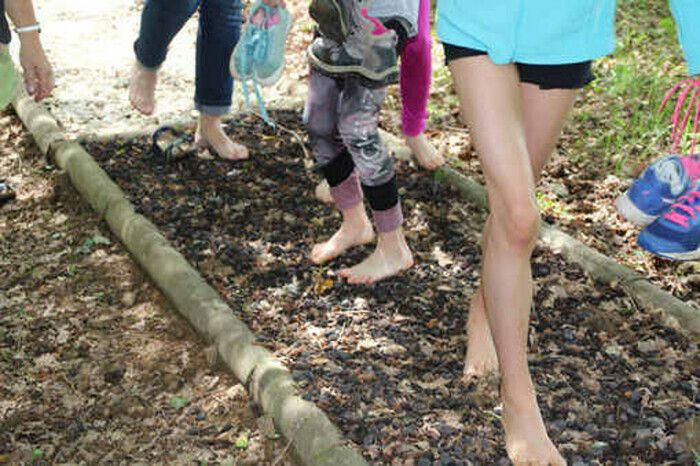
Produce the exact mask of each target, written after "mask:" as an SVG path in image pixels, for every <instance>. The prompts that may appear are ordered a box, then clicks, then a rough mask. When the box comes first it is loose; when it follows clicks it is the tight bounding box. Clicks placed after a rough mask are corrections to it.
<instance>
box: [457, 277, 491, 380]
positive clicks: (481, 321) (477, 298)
mask: <svg viewBox="0 0 700 466" xmlns="http://www.w3.org/2000/svg"><path fill="white" fill-rule="evenodd" d="M497 371H498V357H497V355H496V347H495V346H494V344H493V338H492V337H491V329H490V328H489V323H488V320H487V319H486V306H485V304H484V293H483V291H482V289H481V288H479V290H478V291H477V292H476V294H475V295H474V296H473V297H472V302H471V307H470V309H469V320H468V321H467V357H466V360H465V364H464V378H465V379H468V380H469V379H474V378H479V377H483V376H486V375H489V374H491V373H493V372H497Z"/></svg>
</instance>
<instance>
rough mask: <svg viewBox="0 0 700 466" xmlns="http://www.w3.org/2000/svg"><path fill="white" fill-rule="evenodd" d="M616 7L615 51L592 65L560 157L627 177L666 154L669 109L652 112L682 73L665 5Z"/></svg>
mask: <svg viewBox="0 0 700 466" xmlns="http://www.w3.org/2000/svg"><path fill="white" fill-rule="evenodd" d="M618 3H619V6H618V22H617V29H618V44H617V50H616V52H615V54H614V55H612V56H610V57H606V58H604V59H601V60H598V61H597V62H596V63H595V72H596V75H597V76H598V79H597V80H596V82H595V83H594V84H593V85H592V86H590V87H589V88H588V89H587V90H586V92H585V93H584V94H583V96H582V99H581V102H580V103H579V104H578V105H577V108H576V110H575V112H574V115H573V122H572V124H571V125H570V127H569V128H568V129H567V131H566V133H567V134H568V136H565V140H566V144H564V151H565V152H566V155H567V156H570V157H572V159H573V161H574V162H581V161H584V160H587V161H589V162H590V161H592V160H595V163H597V164H599V165H602V166H601V168H602V169H604V170H605V171H606V172H608V173H614V174H616V175H622V176H631V175H635V174H637V173H638V172H639V171H640V170H641V168H642V167H643V166H645V165H646V164H648V163H649V161H651V160H653V159H655V158H657V157H658V156H659V155H661V154H663V153H664V152H665V151H667V150H668V146H669V122H670V109H669V108H667V109H666V110H665V111H664V112H662V113H658V112H657V108H658V106H659V104H660V103H661V100H662V99H663V96H664V94H665V93H666V92H667V91H668V90H669V89H670V88H671V87H672V86H673V85H674V84H675V83H676V82H678V81H679V80H680V79H682V78H684V77H686V76H687V71H686V67H685V63H684V60H683V55H682V53H681V49H680V46H679V44H678V41H677V35H676V28H675V23H674V20H673V17H672V16H671V12H670V11H669V8H668V4H667V3H668V2H667V1H666V0H620V1H619V2H618ZM591 155H593V157H591Z"/></svg>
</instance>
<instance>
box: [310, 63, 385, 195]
mask: <svg viewBox="0 0 700 466" xmlns="http://www.w3.org/2000/svg"><path fill="white" fill-rule="evenodd" d="M385 97H386V88H381V89H369V88H367V87H364V86H362V85H361V84H360V83H359V82H358V81H357V80H354V79H334V78H330V77H327V76H324V75H322V74H320V73H318V72H316V71H312V72H311V77H310V80H309V94H308V99H307V102H306V109H305V111H304V122H305V123H306V126H307V128H308V130H309V135H310V138H311V148H312V150H313V153H314V156H315V157H316V161H317V163H318V165H319V167H320V168H321V169H323V168H324V167H327V166H329V165H332V162H333V161H334V160H336V159H337V158H338V157H341V156H343V154H346V153H348V152H349V153H350V156H351V157H352V162H354V165H355V169H356V170H357V173H358V174H359V177H360V180H361V182H362V184H363V185H364V186H369V187H376V186H381V185H384V184H386V183H388V182H390V181H391V180H393V179H394V161H393V160H392V158H391V157H390V156H389V154H388V152H387V150H386V147H385V146H384V143H383V142H382V140H381V139H380V137H379V131H378V127H379V110H380V109H381V108H382V104H383V103H384V99H385ZM333 184H334V183H331V185H333Z"/></svg>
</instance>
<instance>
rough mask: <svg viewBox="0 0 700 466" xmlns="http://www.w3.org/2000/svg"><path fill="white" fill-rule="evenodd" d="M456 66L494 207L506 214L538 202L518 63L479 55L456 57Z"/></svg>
mask: <svg viewBox="0 0 700 466" xmlns="http://www.w3.org/2000/svg"><path fill="white" fill-rule="evenodd" d="M450 71H451V72H452V75H453V78H454V83H455V88H456V90H457V94H458V97H459V100H460V104H461V110H462V114H463V115H464V118H465V120H466V122H467V125H468V126H469V128H470V133H471V137H472V141H473V143H474V145H475V147H476V150H477V152H478V154H479V157H480V159H481V163H482V166H483V170H484V175H485V177H486V181H487V185H488V189H489V203H490V204H491V212H492V213H493V215H496V216H498V217H500V216H501V215H502V214H506V215H508V214H509V212H508V211H510V210H512V209H513V208H515V207H520V206H525V207H527V208H529V207H532V205H534V202H535V194H534V179H533V175H532V168H531V165H530V158H529V154H528V149H527V143H526V138H525V128H524V122H523V113H522V107H521V105H522V97H521V89H520V81H519V76H518V71H517V68H516V67H515V65H495V64H494V63H493V62H492V61H491V60H490V59H489V58H488V57H487V56H485V55H479V56H471V57H468V58H460V59H456V60H453V61H451V62H450ZM503 209H506V211H504V210H503Z"/></svg>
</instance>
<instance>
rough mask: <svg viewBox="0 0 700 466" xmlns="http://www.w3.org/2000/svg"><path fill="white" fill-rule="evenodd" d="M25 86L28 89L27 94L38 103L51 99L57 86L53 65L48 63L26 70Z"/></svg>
mask: <svg viewBox="0 0 700 466" xmlns="http://www.w3.org/2000/svg"><path fill="white" fill-rule="evenodd" d="M24 86H25V87H26V88H27V94H29V95H30V96H32V97H34V100H35V101H36V102H40V101H42V100H44V99H45V98H47V97H49V96H50V95H51V92H52V91H53V89H54V87H55V86H56V84H55V82H54V78H53V72H52V70H51V65H49V64H48V63H46V64H44V65H34V66H29V67H27V68H25V70H24Z"/></svg>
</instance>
